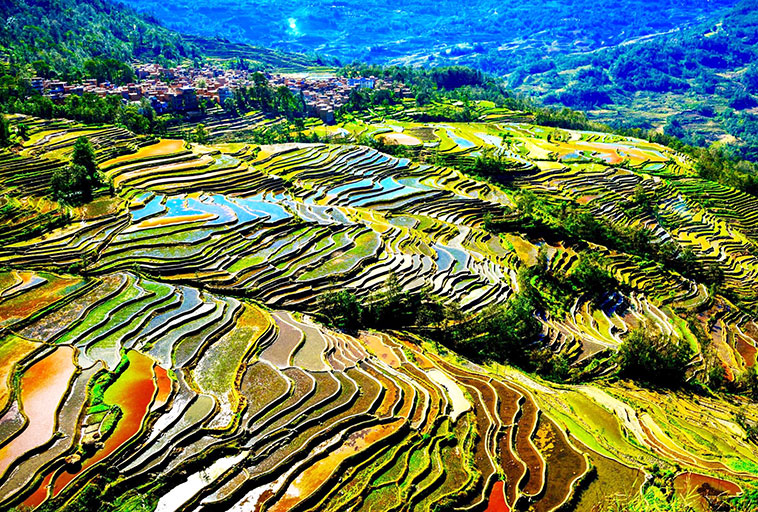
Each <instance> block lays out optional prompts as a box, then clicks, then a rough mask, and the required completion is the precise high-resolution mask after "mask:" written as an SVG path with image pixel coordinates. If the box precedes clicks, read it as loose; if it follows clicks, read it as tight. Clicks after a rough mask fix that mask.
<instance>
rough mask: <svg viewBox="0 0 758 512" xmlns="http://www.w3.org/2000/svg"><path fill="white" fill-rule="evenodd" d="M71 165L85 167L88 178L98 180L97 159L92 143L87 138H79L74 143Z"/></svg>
mask: <svg viewBox="0 0 758 512" xmlns="http://www.w3.org/2000/svg"><path fill="white" fill-rule="evenodd" d="M71 164H72V165H77V166H81V167H83V168H84V169H85V170H86V172H87V177H88V178H89V179H90V180H91V181H93V182H94V181H96V180H97V159H96V158H95V150H94V148H93V147H92V143H91V142H90V141H89V139H88V138H87V137H79V138H78V139H76V142H75V143H74V151H73V153H71Z"/></svg>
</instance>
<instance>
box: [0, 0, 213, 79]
mask: <svg viewBox="0 0 758 512" xmlns="http://www.w3.org/2000/svg"><path fill="white" fill-rule="evenodd" d="M0 24H2V25H3V29H2V30H0V60H6V61H8V62H9V63H10V64H21V65H24V64H31V65H32V66H33V67H34V70H35V71H36V72H37V74H39V75H40V76H55V75H62V76H66V77H75V76H77V75H81V74H82V69H83V65H84V62H85V61H87V60H89V59H92V58H93V57H102V58H115V59H118V60H120V61H125V62H128V61H131V60H134V59H150V60H161V59H168V60H177V59H181V58H197V57H199V52H198V50H197V48H196V47H195V46H194V45H192V44H190V43H188V42H187V41H185V40H184V39H183V38H182V36H181V35H179V34H177V33H176V32H173V31H171V30H168V29H166V28H164V27H162V26H161V25H160V24H159V23H158V22H157V21H156V20H155V19H152V18H149V17H145V16H142V15H140V14H138V13H136V12H135V11H133V10H132V9H130V8H128V7H126V6H124V5H123V4H115V3H112V2H107V1H104V0H22V1H13V2H5V1H4V2H1V3H0Z"/></svg>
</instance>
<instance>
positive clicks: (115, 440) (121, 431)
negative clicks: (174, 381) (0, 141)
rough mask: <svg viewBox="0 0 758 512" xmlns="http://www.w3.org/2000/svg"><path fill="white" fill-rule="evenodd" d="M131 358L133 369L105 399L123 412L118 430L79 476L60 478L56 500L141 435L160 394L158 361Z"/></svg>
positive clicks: (65, 474) (135, 355) (138, 355)
mask: <svg viewBox="0 0 758 512" xmlns="http://www.w3.org/2000/svg"><path fill="white" fill-rule="evenodd" d="M127 358H128V359H129V366H128V367H127V369H126V370H124V373H122V374H121V376H120V377H119V378H118V379H117V380H116V382H114V383H113V385H111V386H110V387H109V388H108V389H107V391H106V392H105V395H104V400H105V403H106V404H114V405H118V406H119V407H120V408H121V410H122V412H123V416H122V417H121V420H120V421H119V422H118V426H117V427H116V430H115V431H114V432H113V433H112V434H111V435H110V437H108V439H106V440H105V446H104V447H103V448H102V449H101V450H100V451H98V452H97V453H96V454H95V455H94V456H93V457H91V458H90V459H87V460H86V461H85V463H84V465H83V466H82V469H81V470H80V471H78V472H77V473H68V472H63V473H61V474H60V476H58V478H57V479H56V480H55V484H54V488H53V495H54V496H55V495H57V494H58V493H59V492H60V491H61V489H63V488H64V487H65V486H66V485H67V484H68V483H69V482H71V481H72V480H73V479H74V478H76V477H77V476H78V475H79V474H81V472H82V471H84V470H86V469H87V468H89V467H91V466H92V465H93V464H96V463H98V462H100V461H101V460H103V459H105V458H106V457H108V456H109V455H111V454H112V453H113V452H114V451H116V450H117V449H118V448H119V447H120V446H121V445H123V444H124V443H125V442H126V441H128V440H129V439H130V438H131V437H132V436H134V435H135V434H136V433H137V432H139V430H140V427H141V426H142V420H143V419H144V417H145V414H146V413H147V409H148V407H149V406H150V403H151V402H152V401H153V397H154V395H155V391H156V384H155V380H154V379H153V375H154V373H153V364H154V361H153V360H152V359H150V358H149V357H147V356H145V355H143V354H141V353H139V352H136V351H134V350H132V351H130V352H129V353H128V354H127Z"/></svg>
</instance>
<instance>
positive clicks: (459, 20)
mask: <svg viewBox="0 0 758 512" xmlns="http://www.w3.org/2000/svg"><path fill="white" fill-rule="evenodd" d="M126 3H127V4H129V5H131V6H133V7H135V8H137V9H138V10H140V11H144V12H148V13H152V14H153V15H155V16H156V17H157V18H158V19H160V20H162V21H163V22H164V23H166V24H167V26H170V27H172V28H175V29H177V30H180V31H182V32H186V33H192V34H200V35H206V36H216V35H220V36H223V37H226V38H228V39H231V40H236V41H245V42H250V43H253V44H257V45H262V46H266V47H277V48H285V49H289V50H295V51H315V52H319V53H324V54H328V55H333V56H337V57H339V58H340V59H342V60H343V61H346V62H350V61H353V60H361V61H365V62H370V63H388V62H395V63H419V64H428V63H435V64H452V63H477V64H478V67H480V68H482V69H484V70H485V71H498V72H501V71H505V70H507V69H509V68H512V67H513V66H514V64H518V63H520V62H523V59H527V60H529V61H532V60H534V59H535V58H542V57H546V56H550V55H554V54H556V53H568V52H575V51H590V50H594V49H598V48H601V47H606V46H615V45H618V44H621V43H623V42H627V41H631V40H635V39H638V38H640V37H650V36H653V35H655V34H660V33H664V32H668V31H671V30H675V29H678V28H682V27H686V26H691V25H692V24H693V23H696V22H697V21H698V20H701V19H703V18H704V17H707V16H711V15H713V14H714V13H718V12H720V11H721V10H723V9H726V8H729V7H732V6H733V5H735V3H736V0H691V1H683V0H673V1H672V0H667V1H660V2H650V1H646V0H620V1H617V0H576V1H568V0H557V1H551V2H544V1H541V0H522V1H519V2H502V1H499V0H472V1H469V2H466V3H465V8H461V7H462V4H461V2H459V1H457V0H436V1H435V2H430V1H429V0H409V1H405V2H400V3H393V2H380V1H377V0H361V1H359V0H312V1H310V2H300V1H297V0H215V1H213V2H201V1H199V0H175V1H172V2H163V1H160V0H126ZM483 56H486V58H482V57H483Z"/></svg>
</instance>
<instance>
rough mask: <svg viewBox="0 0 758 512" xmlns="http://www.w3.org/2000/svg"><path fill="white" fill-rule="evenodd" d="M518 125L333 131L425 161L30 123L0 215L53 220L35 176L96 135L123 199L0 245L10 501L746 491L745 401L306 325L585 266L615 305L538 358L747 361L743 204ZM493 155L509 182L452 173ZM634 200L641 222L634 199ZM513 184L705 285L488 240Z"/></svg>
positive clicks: (751, 420) (339, 148)
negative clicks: (704, 485)
mask: <svg viewBox="0 0 758 512" xmlns="http://www.w3.org/2000/svg"><path fill="white" fill-rule="evenodd" d="M511 114H512V113H508V112H496V111H492V110H489V111H487V113H486V114H485V113H483V115H482V118H483V120H482V122H479V123H468V124H458V123H419V122H415V121H412V120H411V119H412V117H411V116H409V117H407V118H405V119H403V120H401V119H392V120H389V119H382V118H379V117H375V118H374V117H371V116H370V115H369V116H366V117H365V119H362V120H358V119H356V120H354V121H351V122H350V123H347V124H344V125H343V126H340V127H338V128H339V129H340V130H341V131H340V132H339V133H340V134H341V135H342V137H343V138H345V137H346V138H348V139H349V138H352V139H354V140H358V139H359V137H361V136H362V135H366V134H368V135H370V136H371V137H373V138H374V139H376V138H378V137H379V136H380V135H382V134H388V133H402V134H407V135H408V136H409V137H413V138H415V139H417V140H418V141H419V142H420V143H421V144H417V143H415V141H414V145H413V146H411V147H409V148H406V149H402V151H397V150H398V149H399V148H398V147H392V148H391V149H392V150H393V151H394V152H398V153H405V154H406V155H407V156H402V155H401V154H398V155H396V156H391V155H389V154H385V153H382V152H379V151H377V150H375V149H372V148H370V147H366V146H360V145H356V144H352V143H340V144H337V143H334V144H280V145H268V146H256V145H252V144H245V143H237V144H219V145H197V144H194V145H191V144H185V143H184V142H183V141H180V140H171V139H165V140H160V141H154V140H151V139H147V138H140V137H134V136H131V134H128V133H122V132H118V131H115V132H111V131H107V129H105V128H104V129H103V130H105V131H103V130H100V129H97V130H95V129H93V130H89V131H83V127H81V126H78V125H74V124H66V125H65V126H59V125H57V124H54V123H52V124H49V123H48V122H33V123H30V125H31V130H30V132H31V139H30V141H29V142H28V144H27V146H26V147H24V148H23V149H21V150H20V151H19V153H18V154H15V153H14V154H11V153H4V154H3V158H0V176H2V180H3V181H2V184H3V196H4V197H5V198H8V200H14V201H27V202H29V204H30V205H40V204H43V203H42V201H41V196H42V194H43V189H41V188H40V185H39V183H42V182H43V181H44V179H45V177H44V174H45V173H49V172H52V171H50V170H49V169H51V168H54V167H55V166H56V165H62V162H63V161H64V160H65V158H66V156H67V153H68V152H69V151H70V147H71V144H73V140H75V137H76V136H77V135H79V134H81V133H84V134H85V135H86V136H88V137H91V138H93V139H95V140H96V141H98V142H99V144H98V145H97V155H98V160H99V162H100V168H101V171H102V172H103V173H105V174H106V175H107V176H108V178H110V179H112V182H113V185H114V194H115V195H114V197H108V196H103V197H99V198H97V199H96V201H95V202H94V203H92V204H91V205H88V206H86V207H82V208H81V209H71V208H67V207H65V206H59V205H55V206H56V207H59V208H60V209H63V210H66V213H67V215H69V216H70V217H71V218H72V219H74V220H75V221H74V222H68V221H66V222H65V223H64V225H61V226H59V227H57V228H55V229H48V228H44V227H43V228H41V230H42V234H33V235H31V236H28V235H27V236H24V237H20V238H19V239H13V240H11V241H9V242H8V243H5V244H4V245H3V246H2V248H0V265H2V266H3V270H2V271H0V319H2V321H1V322H0V356H2V361H3V362H2V364H1V366H2V367H1V368H0V369H1V370H2V372H0V377H1V378H2V380H3V387H2V388H0V389H3V391H2V402H0V406H1V407H2V409H0V471H2V474H1V475H0V477H1V478H0V482H1V483H0V507H3V508H9V507H12V506H17V505H27V506H32V507H36V506H38V505H41V504H42V506H43V507H48V509H52V510H55V509H59V508H60V507H61V506H62V505H63V503H64V502H69V503H80V504H81V503H87V500H88V499H89V500H91V499H92V495H93V494H92V493H98V494H97V495H98V496H99V498H98V501H99V502H100V503H103V505H102V507H103V510H106V509H107V508H106V507H108V506H110V505H107V504H108V503H112V504H113V505H112V507H114V508H118V507H129V506H137V504H138V503H141V504H142V505H140V506H144V507H146V508H148V509H149V510H158V511H165V512H174V511H189V510H193V511H211V510H335V511H336V510H356V511H357V510H435V509H439V508H441V507H449V508H452V509H455V510H484V509H486V508H487V507H488V505H492V506H493V508H494V507H497V506H499V507H501V508H502V506H503V503H505V504H506V507H507V509H513V510H516V509H519V510H521V509H530V508H531V509H533V510H556V509H557V508H558V507H561V506H562V505H563V504H566V503H572V504H575V505H576V508H575V509H576V510H589V509H590V508H591V505H592V503H591V501H592V499H591V498H586V496H594V495H596V494H597V493H602V492H603V491H604V490H605V489H613V490H614V492H618V493H621V494H634V493H636V492H637V491H638V489H639V488H640V486H641V484H642V482H643V481H644V479H645V477H646V474H648V473H650V472H651V471H652V469H651V468H653V467H654V466H657V467H659V468H662V469H663V470H671V471H672V472H673V474H679V473H682V474H684V476H682V477H681V478H680V482H685V483H686V482H695V483H694V484H692V485H694V486H695V487H697V486H699V485H701V482H706V481H710V482H716V480H715V479H723V480H725V481H726V483H724V484H723V485H724V486H726V487H727V488H729V489H732V490H734V489H736V488H746V487H747V486H749V485H751V482H754V481H755V479H756V478H758V457H756V453H757V452H756V450H755V449H754V448H755V444H754V441H751V440H750V438H749V432H748V428H747V426H748V425H753V424H756V423H758V409H756V406H755V403H754V402H751V401H749V400H748V399H746V398H743V397H740V396H731V397H730V398H729V399H728V400H724V399H721V398H719V397H718V396H716V395H714V396H713V397H706V396H697V395H692V394H689V393H674V392H664V391H651V390H648V389H644V388H640V387H638V386H636V385H634V384H631V383H627V382H607V381H603V380H599V381H597V382H595V383H591V384H583V385H577V384H565V385H556V384H551V383H548V382H543V381H541V380H539V379H537V378H535V377H532V376H530V375H527V374H525V373H523V372H520V371H517V370H515V369H513V368H510V367H505V366H502V365H498V364H495V363H487V362H483V361H479V362H472V361H469V360H466V359H465V358H463V357H460V356H459V355H457V354H453V353H452V352H448V351H446V350H445V349H443V348H441V347H439V346H438V345H436V344H434V343H430V342H427V341H425V340H423V339H421V338H418V337H417V336H415V335H413V334H411V333H408V332H394V331H393V332H357V333H352V334H349V333H345V332H338V331H334V330H330V329H327V328H325V327H323V326H322V325H320V324H318V323H316V322H315V320H314V318H313V316H312V315H310V313H312V312H315V310H316V309H317V308H318V300H319V297H321V296H323V295H324V294H325V293H328V292H332V291H337V290H350V291H352V292H353V293H354V294H355V295H357V296H359V297H369V296H371V295H372V294H374V293H376V292H379V291H381V290H383V289H384V287H385V284H386V282H387V279H388V277H389V276H390V275H391V274H392V275H394V276H396V278H397V281H398V283H399V286H400V287H402V288H403V289H405V290H409V291H418V290H420V289H422V288H424V287H427V288H428V289H430V290H431V292H432V293H433V294H434V295H436V296H439V297H441V298H442V299H445V300H449V301H455V302H456V303H458V304H459V305H460V308H461V310H462V312H463V314H469V313H476V312H480V311H485V310H486V309H487V307H488V306H490V305H497V304H501V303H504V302H505V301H506V300H507V299H508V297H510V296H511V295H513V294H514V293H518V292H519V288H520V286H521V284H520V283H519V280H518V278H517V275H518V273H519V271H520V270H521V269H523V268H525V267H528V266H533V265H535V263H537V262H540V261H541V262H542V264H544V265H545V266H546V267H548V268H549V269H550V272H553V273H555V275H570V274H571V272H572V270H573V269H574V268H575V267H576V266H577V265H578V264H579V260H580V254H583V253H584V252H585V251H588V250H591V251H592V252H594V253H597V254H599V255H601V256H603V258H604V259H603V261H604V262H605V263H604V265H606V266H607V270H608V271H609V272H612V273H613V275H614V276H615V277H616V279H617V280H618V281H619V283H620V284H619V285H618V289H614V290H607V292H606V293H602V294H600V295H599V297H600V299H599V300H598V299H592V298H590V297H586V296H577V297H573V298H572V300H571V301H570V303H569V304H568V306H567V308H566V309H565V310H562V309H560V308H557V307H556V308H553V309H551V310H550V311H548V312H547V314H545V315H541V316H540V317H539V322H540V325H541V329H542V336H543V338H544V339H545V340H546V343H547V347H548V348H549V350H550V351H552V352H554V353H556V354H562V355H563V356H564V357H565V358H566V359H567V361H568V362H569V363H570V364H572V365H573V366H574V367H576V368H582V369H586V371H587V374H588V375H590V376H593V375H594V376H602V375H606V374H608V373H609V372H610V371H612V369H613V364H614V362H613V359H612V358H611V357H610V356H611V354H612V353H613V351H614V350H615V348H616V347H617V346H618V345H619V343H620V342H621V339H622V336H624V334H625V333H626V332H628V331H630V330H632V329H634V328H636V327H639V326H648V327H649V328H653V329H656V330H659V331H661V332H663V333H665V334H668V335H669V336H671V337H672V338H674V339H681V340H683V341H686V342H687V343H691V344H693V345H695V347H696V348H697V349H698V358H697V360H695V361H693V362H692V365H693V368H695V371H697V372H705V371H707V367H706V366H705V362H706V361H709V362H710V363H712V364H719V365H722V366H723V367H724V368H725V372H726V373H727V377H726V378H728V379H737V378H739V376H740V375H742V374H744V373H745V372H747V371H748V370H749V369H750V368H751V367H753V366H754V365H755V353H756V338H755V336H757V335H758V326H757V325H756V321H755V315H754V313H753V312H752V311H753V310H754V307H755V304H756V300H758V298H757V297H756V296H755V286H754V282H755V272H756V270H757V264H758V262H756V259H755V256H754V255H753V254H754V253H753V251H752V248H753V246H754V243H755V242H754V237H755V236H756V233H757V232H758V226H756V225H754V224H755V221H756V219H755V218H754V217H755V215H754V214H755V212H756V211H758V207H756V205H755V199H754V198H752V197H751V196H747V195H744V194H739V193H737V192H736V191H734V190H732V189H727V188H725V187H721V186H718V185H715V184H712V183H709V182H704V181H702V180H699V179H697V178H695V176H694V172H693V170H692V162H690V161H688V160H687V158H686V157H684V156H682V155H680V154H677V153H676V152H674V151H672V150H670V149H669V148H666V147H662V146H659V145H655V144H650V143H647V142H644V141H640V140H636V139H629V138H623V137H618V136H614V135H608V134H598V133H587V132H576V131H567V130H559V129H553V128H545V127H540V126H535V125H531V124H527V123H515V122H512V120H511ZM312 129H313V130H316V129H320V130H324V131H325V130H327V129H329V128H327V127H318V128H315V127H314V128H312ZM399 140H406V141H407V140H408V139H399ZM335 142H337V141H336V140H335ZM348 142H349V140H348ZM493 154H494V155H497V156H498V158H501V161H502V162H507V163H508V165H507V166H505V168H507V169H508V170H507V171H505V172H504V173H503V175H500V176H496V177H494V178H491V179H489V180H483V179H475V178H472V177H471V176H469V175H467V174H464V173H463V172H462V171H461V170H458V169H467V167H466V165H467V164H468V163H470V162H472V161H475V159H476V157H477V155H478V156H482V155H493ZM35 159H37V160H35ZM39 161H45V162H49V165H47V166H36V165H35V162H39ZM30 170H35V171H36V172H30ZM48 179H49V178H48ZM35 183H36V184H38V185H37V187H36V188H35V187H34V186H33V185H34V184H35ZM27 184H28V186H27ZM639 190H642V193H643V194H646V195H649V197H650V201H651V202H652V203H653V204H655V207H651V209H650V210H645V209H639V208H635V207H633V205H632V204H631V201H632V198H633V197H634V196H635V195H637V194H638V192H637V191H639ZM527 193H529V194H532V195H534V196H536V197H538V198H540V199H542V200H544V202H545V204H553V203H554V204H556V205H560V204H564V205H567V206H566V208H568V207H569V206H568V205H570V206H571V207H572V208H580V209H584V210H585V211H587V212H590V213H591V214H592V215H593V216H594V217H597V218H602V219H607V221H608V222H609V223H612V224H613V225H615V226H626V227H629V226H646V227H647V228H648V229H649V230H650V231H651V232H652V233H653V234H654V236H655V240H658V241H661V240H675V241H676V242H677V243H678V244H680V245H682V246H685V247H687V248H689V249H690V250H691V251H692V252H694V253H695V254H696V255H697V257H698V258H699V259H704V260H706V261H708V262H709V263H710V264H712V266H713V268H714V269H720V272H721V273H723V275H724V280H723V283H722V285H721V287H720V288H714V287H710V289H709V288H708V287H707V286H704V285H703V284H702V283H701V282H699V281H698V280H697V278H686V277H684V276H682V275H681V274H679V273H677V272H675V271H673V270H671V269H670V268H667V267H665V266H663V265H656V264H655V263H654V262H651V261H649V260H648V261H646V260H645V259H644V258H642V257H641V256H639V255H634V254H630V253H626V252H623V251H621V250H619V249H618V248H613V247H606V246H604V245H600V244H598V243H590V242H586V241H581V240H579V241H577V240H572V239H569V238H566V239H562V238H560V237H548V236H545V237H538V236H535V233H534V232H533V231H529V230H527V229H519V227H516V228H514V229H511V230H507V231H502V232H500V233H496V232H493V231H492V229H491V222H492V220H491V219H492V217H493V216H495V217H497V218H500V217H502V216H504V215H505V216H507V215H510V214H511V213H512V209H515V208H519V204H522V203H523V197H524V195H525V194H527ZM527 195H528V194H527ZM535 204H538V203H535ZM539 204H542V203H539ZM539 204H538V206H535V208H537V207H540V208H542V207H544V206H539ZM513 211H515V210H513ZM555 211H558V210H555ZM509 212H510V213H509ZM4 222H5V224H8V225H15V224H14V223H16V222H18V221H17V220H15V219H13V218H11V219H9V220H8V221H4ZM28 222H29V223H30V225H34V223H35V222H36V221H34V220H33V219H32V220H30V221H28ZM714 272H715V270H714ZM545 294H546V297H547V296H548V292H547V291H545ZM727 295H728V296H729V297H731V299H727V298H726V296H727ZM737 300H739V301H740V303H736V301H737ZM688 312H695V313H696V314H695V315H689V316H687V315H686V313H688ZM695 326H699V328H700V330H702V331H703V332H705V333H706V336H707V339H708V345H707V346H705V344H703V338H699V337H697V336H695V335H694V334H693V332H694V331H695V330H696V327H695ZM697 332H700V331H699V330H698V331H697ZM700 344H703V345H702V346H701V345H700ZM714 362H715V363H714ZM53 369H54V370H53ZM41 375H42V376H44V378H42V377H40V376H41ZM690 473H691V474H694V475H696V476H691V475H689V474H690ZM709 479H710V480H709ZM682 485H684V484H682ZM687 485H690V484H687ZM735 486H736V487H735ZM582 489H584V493H587V494H581V493H580V491H581V490H582ZM572 506H573V505H572ZM43 510H44V508H43Z"/></svg>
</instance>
